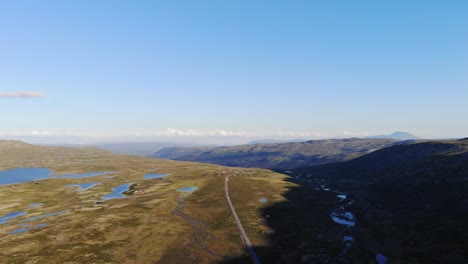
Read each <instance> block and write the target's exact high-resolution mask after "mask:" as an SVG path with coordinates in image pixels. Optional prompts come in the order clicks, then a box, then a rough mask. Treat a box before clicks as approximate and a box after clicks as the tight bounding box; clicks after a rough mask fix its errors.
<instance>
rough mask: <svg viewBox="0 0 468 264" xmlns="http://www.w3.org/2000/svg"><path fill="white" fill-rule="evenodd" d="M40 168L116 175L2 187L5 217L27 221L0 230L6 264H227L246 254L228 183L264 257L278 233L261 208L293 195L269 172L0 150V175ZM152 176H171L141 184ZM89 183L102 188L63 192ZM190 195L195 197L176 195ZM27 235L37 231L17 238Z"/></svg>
mask: <svg viewBox="0 0 468 264" xmlns="http://www.w3.org/2000/svg"><path fill="white" fill-rule="evenodd" d="M36 167H40V168H48V169H50V170H52V171H53V173H54V174H65V173H85V172H96V171H103V172H112V173H111V174H106V175H102V176H94V177H87V178H80V179H74V178H47V179H43V180H37V181H32V182H25V183H21V184H9V185H0V200H1V204H0V217H1V216H4V215H7V214H9V213H12V212H25V213H24V214H22V215H20V216H17V217H14V218H10V219H9V220H8V221H6V223H3V224H0V237H1V239H0V248H1V249H2V250H1V251H0V263H46V262H47V263H157V262H160V263H216V262H221V261H227V260H229V259H231V258H235V257H238V256H243V255H245V253H244V245H243V241H242V240H241V238H240V236H239V232H238V230H237V227H236V225H235V222H234V219H233V217H232V216H231V213H230V211H229V208H228V206H227V203H226V200H225V196H224V188H223V186H224V185H223V184H224V176H225V175H229V176H230V177H231V181H230V184H231V183H232V184H231V185H230V194H231V199H232V202H233V203H234V206H235V207H236V210H237V212H238V214H239V216H240V218H241V221H242V222H243V224H244V227H245V229H246V231H247V232H248V234H249V238H250V240H251V241H252V243H253V244H254V245H255V246H258V247H262V246H267V244H268V236H269V234H271V233H272V232H273V231H272V230H271V227H270V226H269V225H268V224H267V223H266V222H265V221H264V216H263V215H262V208H263V207H266V206H268V205H269V204H272V203H279V202H282V201H285V197H284V194H285V193H286V192H287V191H288V190H289V189H290V188H293V187H294V186H295V184H294V183H291V182H289V181H287V178H288V176H286V175H283V174H279V173H276V172H273V171H269V170H263V169H244V168H227V167H222V166H217V165H210V164H201V163H191V162H180V161H169V160H158V159H154V158H148V157H140V156H129V155H121V154H113V153H110V152H107V151H104V150H100V149H97V148H69V147H48V146H34V145H30V144H26V143H23V142H19V141H0V170H8V169H14V168H36ZM147 173H165V174H169V176H167V177H163V178H160V179H143V177H144V175H145V174H147ZM87 182H99V183H100V184H98V185H95V186H93V187H92V188H89V189H85V190H77V189H78V188H72V187H70V186H67V185H70V184H80V183H87ZM124 183H132V185H131V186H130V191H128V192H126V193H125V195H126V197H127V198H123V199H111V200H105V201H103V200H102V199H101V198H102V196H104V195H106V194H109V193H111V192H112V189H113V188H114V187H116V186H119V185H122V184H124ZM187 186H196V187H198V189H197V190H196V191H194V192H193V193H190V194H187V193H181V192H177V191H176V190H177V189H179V188H183V187H187ZM260 198H266V199H267V200H268V203H261V202H259V199H260ZM31 204H34V205H33V206H30V205H31ZM37 204H39V205H38V206H37ZM57 212H59V213H57ZM48 214H50V215H48ZM32 217H36V218H35V220H31V218H32ZM28 219H29V220H28ZM22 228H23V229H24V228H31V229H30V230H27V231H25V232H19V233H15V230H19V229H22ZM12 232H13V233H12Z"/></svg>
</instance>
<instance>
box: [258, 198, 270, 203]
mask: <svg viewBox="0 0 468 264" xmlns="http://www.w3.org/2000/svg"><path fill="white" fill-rule="evenodd" d="M259 201H260V202H261V203H266V202H268V200H267V199H266V198H260V200H259Z"/></svg>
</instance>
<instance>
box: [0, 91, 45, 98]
mask: <svg viewBox="0 0 468 264" xmlns="http://www.w3.org/2000/svg"><path fill="white" fill-rule="evenodd" d="M0 97H3V98H36V97H44V94H43V93H41V92H10V93H8V92H0Z"/></svg>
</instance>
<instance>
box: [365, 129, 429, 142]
mask: <svg viewBox="0 0 468 264" xmlns="http://www.w3.org/2000/svg"><path fill="white" fill-rule="evenodd" d="M366 138H392V139H397V140H414V139H420V138H419V137H417V136H415V135H413V134H411V133H408V132H400V131H399V132H395V133H392V134H389V135H378V136H369V137H366Z"/></svg>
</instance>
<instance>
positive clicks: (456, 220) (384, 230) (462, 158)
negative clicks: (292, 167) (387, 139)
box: [294, 140, 468, 263]
mask: <svg viewBox="0 0 468 264" xmlns="http://www.w3.org/2000/svg"><path fill="white" fill-rule="evenodd" d="M294 173H295V175H297V176H298V177H302V178H311V179H324V181H323V182H326V183H327V184H328V185H330V186H332V187H333V188H337V189H339V190H342V191H344V192H346V193H348V194H349V195H350V196H351V197H352V198H354V199H355V200H356V204H355V211H356V212H357V216H358V219H359V221H358V225H357V229H356V233H357V242H358V243H357V247H360V250H362V251H363V252H364V251H367V252H374V253H375V252H376V251H379V250H380V251H383V252H384V253H385V255H387V256H388V257H389V262H390V261H391V262H392V263H393V260H395V261H396V263H398V261H401V263H464V260H463V259H465V260H467V259H468V258H467V256H466V252H468V244H466V241H467V240H468V225H467V224H466V223H468V141H467V140H458V141H457V140H453V141H430V142H420V143H409V144H404V145H398V146H392V147H389V148H386V149H382V150H379V151H376V152H374V153H371V154H368V155H366V156H363V157H360V158H357V159H355V160H351V161H347V162H342V163H332V164H326V165H321V166H315V167H307V168H302V169H299V170H296V171H294ZM321 182H322V181H321Z"/></svg>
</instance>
